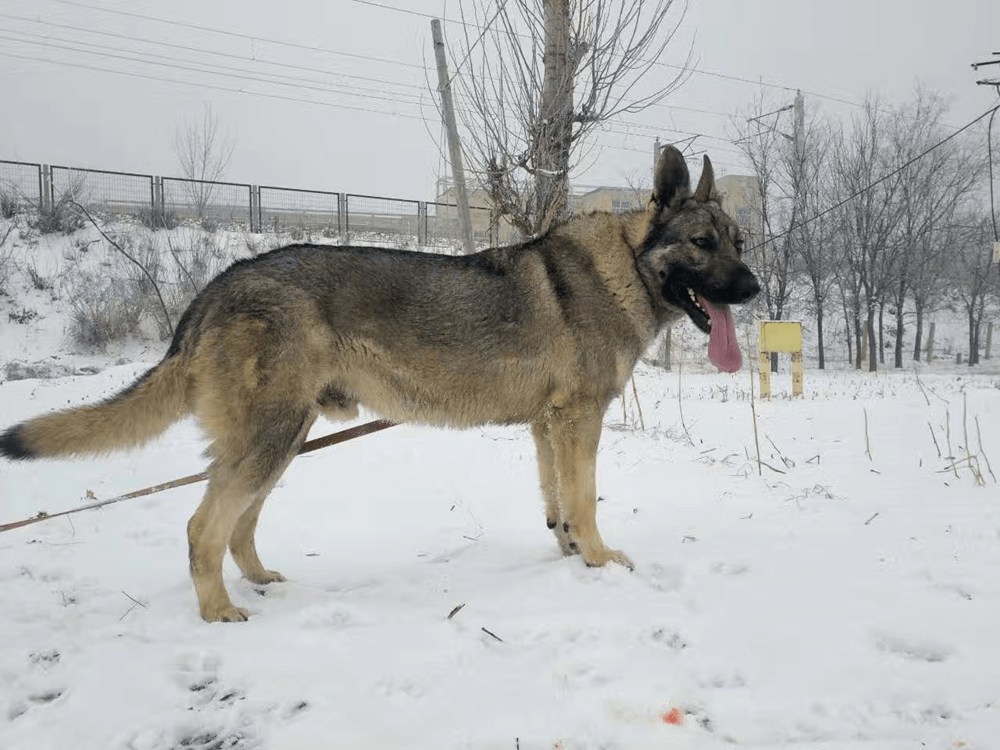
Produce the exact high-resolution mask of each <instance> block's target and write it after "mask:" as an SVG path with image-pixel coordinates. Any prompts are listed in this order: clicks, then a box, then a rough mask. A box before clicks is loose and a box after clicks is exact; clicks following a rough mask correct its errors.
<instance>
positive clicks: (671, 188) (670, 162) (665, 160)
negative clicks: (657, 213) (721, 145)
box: [652, 146, 691, 209]
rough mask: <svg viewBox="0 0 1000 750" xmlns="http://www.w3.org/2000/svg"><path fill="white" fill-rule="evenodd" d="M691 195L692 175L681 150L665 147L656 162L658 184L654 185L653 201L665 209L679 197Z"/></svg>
mask: <svg viewBox="0 0 1000 750" xmlns="http://www.w3.org/2000/svg"><path fill="white" fill-rule="evenodd" d="M689 195H691V175H690V174H689V173H688V168H687V164H686V163H685V162H684V157H683V156H682V155H681V152H680V151H678V150H677V149H676V148H674V147H673V146H666V147H664V149H663V151H662V152H660V158H659V160H658V161H657V162H656V184H655V185H654V186H653V198H652V200H653V202H654V203H656V205H657V207H659V208H660V209H664V208H666V207H667V206H669V205H670V204H671V203H673V202H674V200H676V199H677V198H678V197H680V198H681V200H683V199H684V198H687V197H688V196H689Z"/></svg>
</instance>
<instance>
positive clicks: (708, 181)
mask: <svg viewBox="0 0 1000 750" xmlns="http://www.w3.org/2000/svg"><path fill="white" fill-rule="evenodd" d="M694 197H695V200H699V201H701V202H702V203H704V202H705V201H717V200H718V199H719V194H718V193H717V192H716V191H715V170H713V169H712V162H711V161H710V160H709V158H708V154H706V155H705V161H704V164H703V166H702V168H701V179H700V180H698V189H697V190H695V191H694Z"/></svg>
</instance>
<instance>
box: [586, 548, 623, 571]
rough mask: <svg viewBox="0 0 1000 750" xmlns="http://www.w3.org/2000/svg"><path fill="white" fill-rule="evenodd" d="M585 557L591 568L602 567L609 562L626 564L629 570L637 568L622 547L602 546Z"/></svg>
mask: <svg viewBox="0 0 1000 750" xmlns="http://www.w3.org/2000/svg"><path fill="white" fill-rule="evenodd" d="M583 559H584V561H585V562H586V563H587V566H588V567H591V568H601V567H603V566H604V565H606V564H607V563H609V562H613V563H618V564H619V565H624V566H625V567H626V568H628V569H629V570H635V563H634V562H632V560H631V558H629V556H628V555H626V554H625V553H624V552H622V551H621V550H620V549H608V548H607V547H601V548H599V549H597V550H590V551H589V553H588V554H585V555H584V556H583Z"/></svg>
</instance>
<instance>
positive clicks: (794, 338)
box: [757, 320, 803, 398]
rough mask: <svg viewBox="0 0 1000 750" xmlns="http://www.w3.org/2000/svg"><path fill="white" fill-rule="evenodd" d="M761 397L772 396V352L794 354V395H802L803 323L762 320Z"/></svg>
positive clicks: (760, 348)
mask: <svg viewBox="0 0 1000 750" xmlns="http://www.w3.org/2000/svg"><path fill="white" fill-rule="evenodd" d="M757 348H758V349H759V351H760V355H759V359H760V397H761V398H770V397H771V354H772V353H775V352H778V353H784V352H788V353H790V354H791V355H792V396H801V395H802V371H803V367H802V324H801V323H799V322H796V321H789V320H762V321H760V337H759V339H758V344H757Z"/></svg>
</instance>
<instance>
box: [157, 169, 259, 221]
mask: <svg viewBox="0 0 1000 750" xmlns="http://www.w3.org/2000/svg"><path fill="white" fill-rule="evenodd" d="M253 194H254V189H253V186H252V185H248V184H244V183H241V182H209V181H207V180H185V179H181V178H179V177H161V178H160V191H159V196H158V197H159V199H160V205H159V211H160V216H162V217H163V220H164V223H166V224H167V226H170V225H171V224H173V223H177V222H183V221H189V222H197V223H199V224H201V225H203V226H204V225H210V226H211V227H225V228H228V229H242V230H249V231H251V232H253V231H257V226H256V225H255V224H254V220H253V218H254V211H253Z"/></svg>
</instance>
